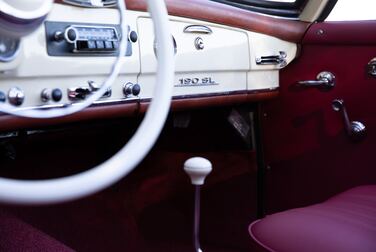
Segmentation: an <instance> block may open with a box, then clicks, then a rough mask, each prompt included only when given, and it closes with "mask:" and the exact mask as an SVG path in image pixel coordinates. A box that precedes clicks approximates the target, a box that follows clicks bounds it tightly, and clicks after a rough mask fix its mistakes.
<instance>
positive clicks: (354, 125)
mask: <svg viewBox="0 0 376 252" xmlns="http://www.w3.org/2000/svg"><path fill="white" fill-rule="evenodd" d="M332 108H333V110H334V111H336V112H340V113H342V117H343V122H344V124H345V129H346V133H347V135H348V136H349V137H350V138H351V139H352V140H353V141H360V140H362V139H363V138H364V137H365V135H366V126H365V125H364V124H363V123H361V122H359V121H350V119H349V115H348V113H347V110H346V107H345V102H344V101H343V100H342V99H336V100H333V102H332Z"/></svg>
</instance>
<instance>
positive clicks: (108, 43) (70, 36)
mask: <svg viewBox="0 0 376 252" xmlns="http://www.w3.org/2000/svg"><path fill="white" fill-rule="evenodd" d="M45 28H46V39H47V53H48V55H50V56H116V55H117V52H118V47H119V42H120V39H121V36H122V34H121V30H120V26H119V25H101V24H82V23H81V24H78V23H74V24H72V23H66V22H49V21H47V22H45ZM127 37H128V40H129V41H131V42H137V39H138V38H137V37H138V36H137V33H136V32H135V31H130V29H129V27H128V36H127ZM131 55H132V45H131V43H128V47H127V50H126V55H125V56H131Z"/></svg>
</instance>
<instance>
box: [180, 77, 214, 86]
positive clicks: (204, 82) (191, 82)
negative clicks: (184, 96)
mask: <svg viewBox="0 0 376 252" xmlns="http://www.w3.org/2000/svg"><path fill="white" fill-rule="evenodd" d="M213 85H219V83H217V82H216V81H214V80H213V79H212V77H204V78H182V79H179V83H178V84H176V85H175V87H196V86H213Z"/></svg>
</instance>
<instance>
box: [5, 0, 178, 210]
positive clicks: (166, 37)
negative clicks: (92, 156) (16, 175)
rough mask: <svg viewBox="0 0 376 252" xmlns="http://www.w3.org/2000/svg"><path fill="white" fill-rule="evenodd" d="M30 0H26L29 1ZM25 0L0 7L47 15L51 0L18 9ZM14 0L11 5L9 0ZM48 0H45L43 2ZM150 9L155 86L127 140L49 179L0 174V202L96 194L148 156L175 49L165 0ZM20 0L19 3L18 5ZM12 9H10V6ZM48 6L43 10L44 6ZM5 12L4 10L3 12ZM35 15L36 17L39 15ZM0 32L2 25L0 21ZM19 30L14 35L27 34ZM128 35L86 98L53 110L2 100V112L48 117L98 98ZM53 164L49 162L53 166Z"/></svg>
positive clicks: (164, 108) (121, 1)
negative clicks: (90, 163) (96, 161)
mask: <svg viewBox="0 0 376 252" xmlns="http://www.w3.org/2000/svg"><path fill="white" fill-rule="evenodd" d="M28 1H30V0H28ZM28 1H26V0H0V22H1V21H2V19H1V14H3V13H1V12H5V15H11V16H13V17H14V18H18V19H23V20H26V21H27V20H30V22H34V21H36V22H39V21H40V20H39V18H43V17H45V16H46V15H47V13H48V11H46V10H49V8H51V6H52V3H53V0H48V1H46V0H32V1H31V2H34V3H40V8H38V9H32V8H31V9H32V10H29V9H27V8H24V9H16V7H17V6H24V5H22V2H28ZM11 2H12V3H13V5H12V4H10V3H11ZM46 2H48V3H47V4H46ZM147 2H148V9H149V12H150V15H151V17H152V18H153V21H154V31H155V34H156V40H157V43H158V45H159V47H158V69H157V88H155V89H154V90H155V91H154V96H153V100H152V102H151V104H150V107H149V109H148V111H147V113H146V116H145V118H144V120H143V122H142V123H141V125H140V126H139V128H138V129H137V131H136V133H135V134H134V136H133V137H132V138H131V139H130V141H129V142H128V143H127V144H126V145H125V146H124V147H123V148H122V149H121V150H120V151H119V152H118V153H116V154H115V155H114V156H113V157H112V158H110V159H109V160H107V161H105V162H104V163H102V164H100V165H98V166H96V167H94V168H92V169H90V170H88V171H85V172H82V173H80V174H76V175H72V176H69V177H64V178H58V179H49V180H33V181H25V180H14V179H6V178H0V201H1V202H6V203H13V204H33V205H35V204H51V203H60V202H65V201H69V200H74V199H78V198H81V197H85V196H88V195H90V194H93V193H96V192H98V191H100V190H102V189H104V188H106V187H109V186H111V185H112V184H114V183H116V182H117V181H119V180H120V179H121V178H123V177H124V176H126V175H127V174H128V173H129V172H131V171H132V170H133V169H134V168H135V167H136V166H137V165H138V164H139V163H140V162H141V161H142V160H143V158H144V157H145V156H146V155H147V153H148V152H149V151H150V149H151V148H152V147H153V145H154V143H155V142H156V140H157V138H158V136H159V134H160V132H161V130H162V128H163V125H164V123H165V121H166V118H167V115H168V111H169V108H170V103H171V96H172V87H173V78H174V49H173V44H172V41H171V33H170V29H169V23H168V14H167V10H166V6H165V4H164V1H163V0H148V1H147ZM17 4H18V5H17ZM12 8H13V9H12ZM46 8H47V9H46ZM118 9H119V11H120V14H121V15H120V16H121V18H120V24H121V29H122V34H127V25H126V22H125V18H124V17H125V11H126V6H125V0H118ZM7 11H8V12H7ZM38 15H39V16H38ZM0 32H1V24H0ZM27 33H28V32H27V31H22V33H21V32H20V33H19V34H17V32H15V33H13V35H14V34H16V35H20V34H27ZM127 43H128V41H127V39H126V36H122V41H121V42H120V49H119V57H118V58H117V60H116V61H115V63H114V65H113V68H112V72H111V74H110V76H109V77H108V78H107V80H106V81H105V82H104V84H103V85H102V86H101V88H100V89H99V90H98V92H96V93H94V94H93V95H91V96H90V97H88V98H87V99H86V100H85V101H84V102H83V103H81V104H78V105H75V106H68V107H65V108H59V109H51V110H15V109H14V107H12V106H10V105H7V104H0V111H3V112H6V113H9V114H14V115H18V116H24V117H33V118H51V117H58V116H65V115H67V114H72V113H75V112H78V111H80V110H82V109H84V108H86V107H88V106H89V105H90V104H91V103H92V102H94V101H95V100H97V99H99V98H100V97H102V95H103V94H104V93H105V92H106V90H107V88H108V87H110V86H111V84H112V83H113V82H114V80H115V79H116V77H117V75H118V74H119V71H120V69H121V65H122V64H121V62H122V61H121V55H125V50H126V46H127ZM52 169H53V167H52Z"/></svg>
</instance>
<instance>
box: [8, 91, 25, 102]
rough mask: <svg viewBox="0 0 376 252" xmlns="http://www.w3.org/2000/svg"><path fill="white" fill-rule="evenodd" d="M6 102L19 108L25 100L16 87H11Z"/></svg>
mask: <svg viewBox="0 0 376 252" xmlns="http://www.w3.org/2000/svg"><path fill="white" fill-rule="evenodd" d="M8 100H9V102H10V104H12V105H14V106H20V105H22V103H23V102H24V100H25V93H24V91H23V90H22V89H20V88H18V87H13V88H11V89H10V90H9V92H8Z"/></svg>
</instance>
